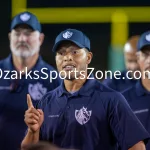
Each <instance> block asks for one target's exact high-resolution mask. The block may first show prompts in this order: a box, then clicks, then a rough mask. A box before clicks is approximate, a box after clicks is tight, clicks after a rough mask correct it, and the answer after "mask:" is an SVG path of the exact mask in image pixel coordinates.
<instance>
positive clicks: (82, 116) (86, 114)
mask: <svg viewBox="0 0 150 150" xmlns="http://www.w3.org/2000/svg"><path fill="white" fill-rule="evenodd" d="M91 115H92V111H91V110H90V111H87V108H84V107H83V108H81V109H80V110H75V118H76V120H77V121H78V122H79V123H80V124H81V125H84V124H86V123H87V122H88V121H89V120H90V117H91Z"/></svg>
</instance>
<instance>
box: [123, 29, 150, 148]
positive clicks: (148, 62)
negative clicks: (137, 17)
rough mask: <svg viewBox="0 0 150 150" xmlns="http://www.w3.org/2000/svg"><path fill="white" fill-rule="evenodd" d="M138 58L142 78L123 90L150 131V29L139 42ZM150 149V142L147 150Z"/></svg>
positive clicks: (133, 108)
mask: <svg viewBox="0 0 150 150" xmlns="http://www.w3.org/2000/svg"><path fill="white" fill-rule="evenodd" d="M137 60H138V64H139V66H140V70H141V79H140V80H138V82H137V83H136V84H135V85H134V86H133V87H131V88H130V89H127V90H126V91H124V92H123V95H124V96H125V98H126V99H127V101H128V103H129V105H130V107H131V108H132V110H133V112H134V113H135V114H136V115H137V117H138V118H139V120H140V121H141V123H142V124H143V125H144V127H145V128H146V129H147V131H148V132H149V133H150V31H147V32H144V33H143V34H142V35H141V37H140V39H139V42H138V52H137ZM149 149H150V142H149V143H148V144H147V150H149Z"/></svg>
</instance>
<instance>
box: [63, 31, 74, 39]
mask: <svg viewBox="0 0 150 150" xmlns="http://www.w3.org/2000/svg"><path fill="white" fill-rule="evenodd" d="M72 35H73V33H72V32H70V31H67V32H65V33H64V34H63V38H65V39H69V38H71V36H72Z"/></svg>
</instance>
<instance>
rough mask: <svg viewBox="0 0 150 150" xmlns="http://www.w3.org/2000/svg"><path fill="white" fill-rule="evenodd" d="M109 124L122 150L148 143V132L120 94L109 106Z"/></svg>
mask: <svg viewBox="0 0 150 150" xmlns="http://www.w3.org/2000/svg"><path fill="white" fill-rule="evenodd" d="M109 123H110V127H111V130H112V132H113V134H114V136H115V138H116V140H117V141H118V144H119V146H120V147H121V149H122V150H127V149H129V148H131V147H132V146H134V145H135V144H136V143H138V142H139V141H144V142H145V143H147V141H148V139H149V134H148V132H147V131H146V129H145V128H144V127H143V125H142V124H141V122H140V121H139V120H138V118H137V117H136V116H135V114H134V113H133V112H132V110H131V108H130V106H129V105H128V103H127V101H126V99H125V98H124V97H123V95H121V94H120V93H119V92H116V95H115V96H114V97H113V99H112V100H111V102H110V105H109Z"/></svg>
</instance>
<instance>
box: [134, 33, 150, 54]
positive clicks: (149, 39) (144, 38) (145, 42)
mask: <svg viewBox="0 0 150 150" xmlns="http://www.w3.org/2000/svg"><path fill="white" fill-rule="evenodd" d="M145 46H150V31H147V32H144V33H143V34H142V35H141V36H140V39H139V40H138V44H137V49H138V51H140V50H142V48H143V47H145Z"/></svg>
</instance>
